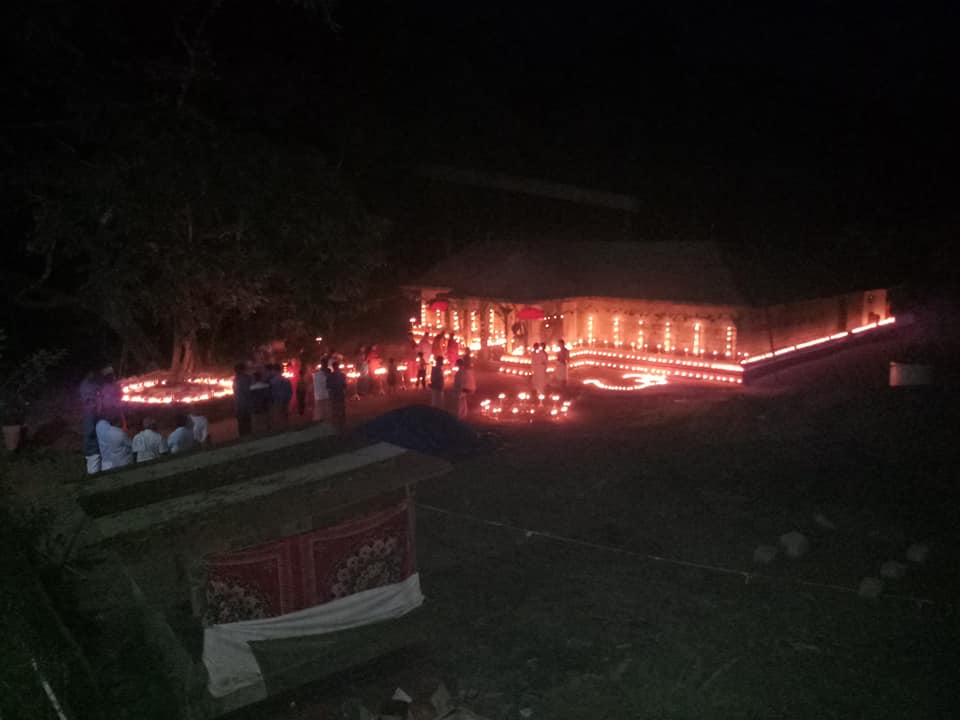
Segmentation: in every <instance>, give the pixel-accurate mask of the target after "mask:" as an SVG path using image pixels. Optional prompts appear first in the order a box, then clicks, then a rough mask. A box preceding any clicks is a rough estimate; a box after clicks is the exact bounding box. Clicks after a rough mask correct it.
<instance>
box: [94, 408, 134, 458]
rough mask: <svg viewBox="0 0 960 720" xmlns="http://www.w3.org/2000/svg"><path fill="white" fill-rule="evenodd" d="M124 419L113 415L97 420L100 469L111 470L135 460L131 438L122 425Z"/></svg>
mask: <svg viewBox="0 0 960 720" xmlns="http://www.w3.org/2000/svg"><path fill="white" fill-rule="evenodd" d="M122 422H123V420H121V419H120V417H119V416H115V415H112V416H110V419H109V420H108V419H106V418H104V419H102V420H99V421H98V422H97V444H98V445H99V446H100V469H101V470H111V469H113V468H119V467H124V466H126V465H129V464H130V463H132V462H133V449H132V447H131V442H130V438H129V437H128V436H127V434H126V433H125V432H124V431H123V428H121V427H120V424H121V423H122Z"/></svg>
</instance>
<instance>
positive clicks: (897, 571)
mask: <svg viewBox="0 0 960 720" xmlns="http://www.w3.org/2000/svg"><path fill="white" fill-rule="evenodd" d="M906 574H907V566H906V565H904V564H903V563H902V562H897V561H896V560H887V562H885V563H884V564H883V565H881V566H880V577H882V578H887V579H888V580H899V579H900V578H902V577H903V576H904V575H906Z"/></svg>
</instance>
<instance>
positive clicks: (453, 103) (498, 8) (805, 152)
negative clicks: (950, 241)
mask: <svg viewBox="0 0 960 720" xmlns="http://www.w3.org/2000/svg"><path fill="white" fill-rule="evenodd" d="M211 7H212V8H215V11H214V12H212V13H211V14H210V16H209V18H208V20H207V22H206V24H205V26H204V30H203V34H202V37H203V43H202V47H203V52H204V57H203V62H202V63H201V65H202V72H200V73H199V74H198V77H197V79H196V82H195V84H194V85H193V86H192V87H191V92H190V97H189V102H190V103H194V104H195V105H196V106H197V107H198V108H201V109H202V111H203V112H205V113H208V114H209V115H210V116H211V117H215V118H216V119H217V121H218V122H219V123H222V124H224V125H229V126H231V127H234V128H236V129H239V130H244V131H249V132H251V133H258V134H261V135H263V136H265V137H270V138H272V141H274V142H277V143H281V144H282V143H294V142H296V143H302V144H305V145H309V146H310V147H312V148H318V149H320V150H321V151H322V152H323V153H325V154H326V155H327V156H328V157H329V158H330V159H331V162H333V163H336V164H337V165H338V166H339V167H341V168H342V169H343V171H344V173H345V177H348V178H349V179H350V182H351V184H352V187H355V188H357V189H358V190H359V192H360V193H361V196H362V199H363V201H364V203H365V204H366V206H367V208H368V209H369V210H370V211H372V212H373V213H376V214H377V215H379V216H383V217H386V218H388V219H390V220H391V221H392V228H393V232H394V241H395V243H396V244H397V245H399V246H401V247H404V248H410V247H411V246H413V245H418V246H420V247H421V248H422V247H427V248H439V249H435V250H431V251H430V252H434V251H435V252H442V251H444V249H450V248H451V247H454V246H455V245H456V243H457V242H461V243H462V242H468V241H470V240H472V239H474V238H475V237H482V236H483V235H484V234H485V233H486V234H490V233H491V232H499V231H500V229H501V228H503V227H504V225H505V224H506V225H509V222H510V220H511V218H522V217H537V216H538V215H537V213H540V214H541V215H542V214H543V212H544V211H543V209H542V208H540V209H538V210H537V211H536V212H534V211H531V212H526V210H525V209H524V207H523V204H522V203H523V202H525V200H524V199H519V200H516V203H519V204H515V205H511V203H514V200H512V199H511V200H505V201H501V200H499V199H497V200H495V201H494V202H493V206H494V207H495V208H496V209H495V210H489V208H490V206H491V205H490V202H489V197H484V196H483V194H482V193H475V194H471V193H469V192H467V193H464V192H463V191H462V189H457V188H453V189H448V190H450V192H452V193H453V195H456V199H455V200H452V199H449V197H448V196H445V195H443V192H440V193H439V194H438V189H437V188H436V187H435V184H434V185H432V186H431V185H429V184H427V183H425V182H424V181H423V179H422V177H420V176H419V175H418V168H420V167H422V166H423V165H425V164H430V163H439V164H444V165H449V166H455V167H463V168H470V169H476V170H481V171H490V172H501V173H508V174H511V175H517V176H522V177H530V178H538V179H544V180H550V181H554V182H560V183H569V184H572V185H577V186H582V187H585V188H591V189H595V190H602V191H609V192H616V193H625V194H628V195H632V196H635V197H636V198H637V199H638V202H639V206H640V211H639V212H638V213H637V214H636V215H635V217H633V218H632V219H631V221H630V223H629V227H630V230H631V233H632V234H631V235H630V237H635V238H637V239H638V240H640V241H648V240H658V239H669V238H672V237H684V238H687V239H712V240H718V241H721V242H723V243H726V244H728V245H731V246H734V247H744V248H750V249H751V251H752V252H755V254H758V256H759V255H763V256H767V257H768V259H772V260H773V261H774V262H776V261H777V258H778V257H779V258H781V264H783V265H788V264H790V263H792V262H794V259H795V258H796V257H798V256H803V255H804V254H806V253H809V252H814V251H815V252H826V253H827V255H828V257H827V259H825V260H824V261H823V263H821V264H822V265H824V266H826V265H831V264H832V265H836V266H838V267H841V268H847V269H850V270H851V272H852V271H853V270H856V269H862V268H863V267H867V266H869V273H867V275H872V276H873V277H875V278H877V280H878V281H883V282H887V281H888V280H889V281H891V282H892V281H899V280H903V279H908V278H907V277H906V276H907V275H909V272H906V271H907V270H909V271H910V272H913V270H914V269H915V268H914V267H913V266H914V265H917V264H918V263H919V267H923V260H922V258H924V257H925V254H926V253H927V251H928V250H929V249H930V248H933V247H936V246H937V245H938V244H942V243H943V241H944V238H951V237H953V236H954V235H955V228H956V225H957V221H958V219H960V218H958V215H960V213H958V212H957V210H956V203H955V195H956V188H957V179H958V170H957V168H958V160H960V148H958V141H957V134H956V128H957V127H960V123H958V121H960V112H958V103H957V96H956V91H955V86H956V81H955V80H956V79H955V70H956V68H957V67H960V62H958V60H960V58H958V57H957V55H958V51H957V44H956V42H955V28H956V27H957V23H956V20H957V19H958V18H957V11H956V10H955V9H954V7H953V4H952V3H932V2H930V3H922V4H917V3H907V2H878V3H871V4H869V5H867V4H860V3H832V2H807V3H802V4H800V3H798V4H783V3H754V2H715V3H703V2H673V3H650V4H641V3H622V4H614V3H590V4H588V5H583V4H581V5H574V6H570V7H569V8H563V7H561V6H560V5H558V4H555V3H551V4H547V3H536V4H533V3H500V2H483V3H449V2H448V3H440V2H416V3H400V2H372V1H363V2H340V3H332V4H331V3H323V2H319V1H316V0H314V1H310V0H306V1H305V0H271V1H267V0H224V1H223V2H214V3H207V2H193V1H191V0H180V1H179V2H172V3H158V4H150V5H143V4H139V3H138V4H135V5H134V4H131V3H128V2H120V1H119V0H99V1H98V2H91V3H88V4H85V5H84V7H83V8H82V9H81V8H78V7H76V6H74V5H72V4H70V3H65V2H58V1H57V0H51V1H50V2H47V3H44V4H42V5H36V4H33V3H21V4H20V5H19V9H17V8H18V6H17V5H16V4H14V5H12V6H9V7H7V8H6V10H7V11H11V12H13V16H14V18H15V19H18V20H17V22H14V21H11V22H8V23H5V24H6V25H7V27H8V29H9V28H13V29H14V30H13V31H14V32H15V33H19V35H18V36H17V43H7V44H6V46H7V48H8V54H11V53H12V56H11V57H10V58H9V60H11V61H12V64H11V65H10V66H9V67H11V69H12V70H13V72H12V73H11V74H10V75H9V76H8V82H7V83H6V84H7V85H8V86H9V87H8V92H7V96H8V97H9V98H11V102H10V103H9V106H8V107H7V109H6V113H5V114H6V117H7V118H8V127H14V128H19V127H21V126H25V127H28V128H30V129H28V130H25V131H21V130H14V131H11V133H12V134H11V133H7V134H6V135H5V136H4V143H6V144H7V147H16V146H18V145H20V144H24V143H26V144H29V143H30V142H38V140H37V138H38V137H40V136H41V133H43V132H46V130H45V129H40V130H36V129H35V128H34V124H39V125H40V126H42V125H43V124H44V123H45V122H46V121H48V120H53V121H56V122H59V121H61V120H63V121H65V122H66V123H70V122H72V116H74V115H77V114H79V113H87V114H88V116H89V113H91V112H92V111H91V108H94V107H96V106H97V104H98V103H100V104H101V105H102V106H104V107H107V106H109V105H110V104H111V103H115V102H117V101H122V102H132V103H137V102H141V103H145V104H148V102H149V100H150V98H151V96H152V94H154V93H156V92H157V88H159V87H165V88H166V89H167V90H169V89H170V87H171V78H174V77H176V72H177V70H176V69H177V68H180V67H182V65H183V63H184V61H185V60H184V58H185V55H184V52H183V47H182V45H181V44H180V43H179V42H178V40H177V31H176V29H177V28H180V30H181V31H182V32H184V33H186V34H187V35H189V34H190V33H191V32H192V31H193V29H195V28H196V26H197V23H198V20H199V18H201V17H203V16H204V15H205V14H206V13H207V12H208V10H209V8H211ZM24 8H29V10H28V11H26V10H24ZM38 8H39V9H38ZM30 13H34V14H36V15H37V17H38V18H39V19H38V20H35V21H34V24H33V26H32V27H33V30H31V31H30V33H24V32H21V30H19V29H17V28H19V27H20V26H19V25H18V22H19V18H22V17H23V16H29V15H30ZM44 13H47V16H46V17H45V15H44ZM11 47H13V48H14V50H9V48H11ZM24 48H26V49H24ZM21 86H23V87H26V88H28V91H22V88H21ZM48 140H49V139H48ZM54 141H55V140H54ZM48 144H49V142H48ZM24 156H29V152H27V153H25V155H24ZM9 197H14V196H13V195H11V194H9V193H8V199H9ZM450 197H452V196H450ZM474 198H476V199H477V202H476V203H474ZM19 212H20V211H19V210H18V209H17V207H16V202H15V201H13V202H12V203H9V204H8V205H7V207H6V209H5V217H6V220H5V223H6V224H7V227H8V228H12V230H11V232H12V234H13V235H16V234H17V232H18V231H19V229H20V228H19V226H18V222H19V221H20V219H21V215H22V213H20V214H18V213H19ZM547 212H548V213H549V212H550V211H549V210H548V211H547ZM564 212H566V211H564ZM491 215H496V216H497V217H496V218H494V220H496V222H494V221H493V220H491V218H490V217H488V216H491ZM561 216H563V215H562V214H560V213H558V214H556V215H555V218H554V221H555V222H556V218H560V217H561ZM615 225H616V223H615ZM438 236H443V238H445V240H443V242H442V243H441V242H440V240H438V239H437V238H438ZM451 237H453V238H456V242H454V243H453V245H451V243H450V242H449V238H451ZM441 246H442V247H441ZM917 258H920V259H921V260H919V261H918V260H917ZM395 259H396V260H397V261H398V262H399V264H400V266H401V267H400V270H401V275H404V276H406V277H412V276H413V275H415V273H416V272H417V271H418V269H419V268H420V267H421V266H422V265H423V264H424V263H425V262H427V261H428V260H429V252H427V253H426V254H424V253H423V252H410V253H399V254H397V256H396V258H395ZM16 262H17V256H16V255H15V254H14V255H13V256H12V257H11V259H10V263H11V266H13V265H14V264H15V263H16ZM404 264H406V267H403V266H404ZM908 265H910V266H911V267H910V268H908V267H907V266H908Z"/></svg>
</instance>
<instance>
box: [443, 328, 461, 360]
mask: <svg viewBox="0 0 960 720" xmlns="http://www.w3.org/2000/svg"><path fill="white" fill-rule="evenodd" d="M446 357H447V365H449V366H450V367H454V366H455V365H456V364H457V360H459V359H460V342H459V341H458V340H457V336H456V335H454V334H453V333H450V339H449V340H448V341H447V352H446Z"/></svg>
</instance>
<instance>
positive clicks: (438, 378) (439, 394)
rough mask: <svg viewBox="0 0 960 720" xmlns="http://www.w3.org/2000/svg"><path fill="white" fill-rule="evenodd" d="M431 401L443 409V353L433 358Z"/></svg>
mask: <svg viewBox="0 0 960 720" xmlns="http://www.w3.org/2000/svg"><path fill="white" fill-rule="evenodd" d="M430 393H431V402H430V404H431V405H433V407H435V408H440V409H443V355H436V356H434V358H433V369H432V370H431V371H430Z"/></svg>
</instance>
